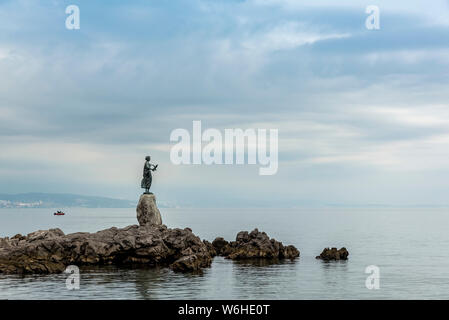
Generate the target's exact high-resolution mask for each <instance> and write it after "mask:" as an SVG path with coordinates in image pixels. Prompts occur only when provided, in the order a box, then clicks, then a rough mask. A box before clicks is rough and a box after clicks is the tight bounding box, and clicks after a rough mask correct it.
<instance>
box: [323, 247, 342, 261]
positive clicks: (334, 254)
mask: <svg viewBox="0 0 449 320" xmlns="http://www.w3.org/2000/svg"><path fill="white" fill-rule="evenodd" d="M348 256H349V252H348V250H346V248H344V247H343V248H341V249H340V250H337V248H332V249H329V248H324V249H323V252H321V254H320V255H319V256H316V258H317V259H322V260H325V261H330V260H348Z"/></svg>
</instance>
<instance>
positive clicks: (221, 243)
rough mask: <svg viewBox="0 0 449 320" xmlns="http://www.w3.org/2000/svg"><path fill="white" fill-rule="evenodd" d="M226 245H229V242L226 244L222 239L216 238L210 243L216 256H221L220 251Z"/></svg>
mask: <svg viewBox="0 0 449 320" xmlns="http://www.w3.org/2000/svg"><path fill="white" fill-rule="evenodd" d="M228 245H229V242H227V241H226V240H225V239H223V238H222V237H217V238H215V240H214V241H212V246H213V247H214V249H215V252H216V253H217V255H222V250H223V249H224V248H225V247H226V246H228Z"/></svg>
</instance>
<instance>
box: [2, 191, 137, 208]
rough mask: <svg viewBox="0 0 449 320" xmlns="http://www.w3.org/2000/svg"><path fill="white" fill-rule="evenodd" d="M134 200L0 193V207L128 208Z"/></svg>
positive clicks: (70, 195)
mask: <svg viewBox="0 0 449 320" xmlns="http://www.w3.org/2000/svg"><path fill="white" fill-rule="evenodd" d="M135 206H136V201H130V200H121V199H112V198H105V197H91V196H82V195H78V194H64V193H22V194H0V208H61V207H85V208H130V207H135Z"/></svg>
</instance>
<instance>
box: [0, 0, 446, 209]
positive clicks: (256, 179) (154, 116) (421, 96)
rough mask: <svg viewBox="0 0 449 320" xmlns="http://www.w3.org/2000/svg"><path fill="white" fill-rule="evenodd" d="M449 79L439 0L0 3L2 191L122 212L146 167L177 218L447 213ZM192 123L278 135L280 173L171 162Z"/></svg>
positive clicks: (442, 7)
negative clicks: (332, 210) (203, 213)
mask: <svg viewBox="0 0 449 320" xmlns="http://www.w3.org/2000/svg"><path fill="white" fill-rule="evenodd" d="M70 4H76V5H78V6H79V8H80V11H81V29H80V30H67V29H66V28H65V18H66V16H67V15H66V14H65V8H66V6H68V5H70ZM370 4H376V5H378V6H379V7H380V14H381V19H380V23H381V29H380V30H367V29H366V28H365V19H366V17H367V14H366V13H365V8H366V6H367V5H370ZM448 80H449V2H448V1H443V0H435V1H432V5H429V2H428V1H418V0H414V1H377V2H375V3H370V2H366V3H365V2H363V1H362V2H361V1H355V0H354V1H349V0H345V1H339V2H338V6H337V4H336V2H335V1H330V0H329V1H324V0H320V1H316V0H315V1H307V4H305V1H294V0H265V1H264V0H250V1H229V0H227V1H211V0H193V1H192V0H189V1H187V0H185V1H179V0H178V1H127V2H123V1H107V2H95V1H83V2H81V1H45V2H37V1H27V0H21V1H0V193H19V192H38V191H39V192H71V193H80V194H88V195H103V196H112V197H119V198H127V199H135V198H137V196H138V194H139V193H140V192H141V190H140V188H139V183H140V178H141V171H142V166H143V162H144V156H145V155H147V154H151V155H152V157H153V159H154V161H155V162H156V163H159V170H158V171H157V173H156V174H155V181H154V192H155V193H156V194H157V195H158V198H159V199H161V200H163V201H167V202H172V203H176V204H180V205H193V206H234V207H238V206H260V205H263V206H266V205H267V206H302V205H329V204H342V205H367V204H394V205H419V204H427V205H429V204H430V205H449V200H448V199H449V197H448V196H447V192H448V190H449V161H448V159H449V157H448V156H449V105H448V101H449V90H448V89H449V88H448ZM193 120H201V121H202V124H203V127H204V128H208V127H214V128H218V129H224V128H242V129H246V128H277V129H279V170H278V173H277V174H276V175H274V176H259V175H258V166H174V165H172V164H171V163H170V159H169V154H170V146H171V144H170V141H169V137H170V132H171V131H172V130H173V129H176V128H186V129H188V130H191V127H192V121H193Z"/></svg>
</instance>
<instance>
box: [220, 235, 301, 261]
mask: <svg viewBox="0 0 449 320" xmlns="http://www.w3.org/2000/svg"><path fill="white" fill-rule="evenodd" d="M212 245H213V247H214V249H215V251H216V253H217V255H220V256H224V257H226V258H228V259H233V260H241V259H255V258H256V259H260V258H262V259H294V258H296V257H299V251H298V249H296V248H295V247H294V246H292V245H289V246H284V245H283V244H282V242H279V241H277V240H276V239H270V237H268V235H267V234H266V233H265V232H259V230H257V229H254V230H253V231H251V232H250V233H248V231H240V232H239V233H238V234H237V237H236V240H235V241H231V242H227V241H226V240H224V239H223V238H216V239H215V240H214V241H213V242H212Z"/></svg>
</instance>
